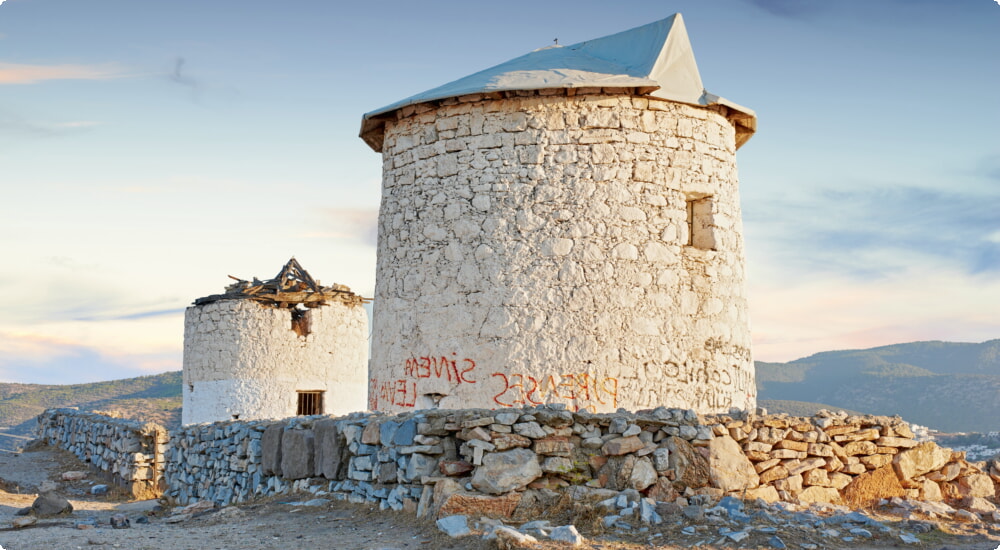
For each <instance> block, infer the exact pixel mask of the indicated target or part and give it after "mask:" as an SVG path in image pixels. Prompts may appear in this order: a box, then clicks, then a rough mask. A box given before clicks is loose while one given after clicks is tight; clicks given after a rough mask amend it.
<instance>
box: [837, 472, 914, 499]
mask: <svg viewBox="0 0 1000 550" xmlns="http://www.w3.org/2000/svg"><path fill="white" fill-rule="evenodd" d="M842 495H843V497H844V502H845V503H846V504H847V505H848V506H850V507H851V508H864V507H866V506H868V505H870V504H872V502H876V501H879V500H881V499H884V498H892V497H902V496H906V489H904V488H903V485H902V484H901V483H900V482H899V478H898V477H896V473H895V472H894V471H893V468H892V466H889V465H888V464H887V465H885V466H882V467H881V468H879V469H877V470H872V471H871V472H866V473H864V474H861V475H859V476H857V477H855V478H854V481H852V482H850V483H848V484H847V487H844V490H843V492H842Z"/></svg>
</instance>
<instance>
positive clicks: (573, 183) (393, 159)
mask: <svg viewBox="0 0 1000 550" xmlns="http://www.w3.org/2000/svg"><path fill="white" fill-rule="evenodd" d="M755 127H756V118H755V115H754V113H753V111H751V110H749V109H747V108H745V107H741V106H739V105H736V104H734V103H731V102H729V101H726V100H725V99H722V98H720V97H718V96H715V95H712V94H710V93H708V92H706V91H705V90H704V88H703V87H702V83H701V78H700V76H699V73H698V68H697V66H696V64H695V60H694V55H693V53H692V51H691V46H690V43H689V42H688V37H687V32H686V30H685V28H684V23H683V21H682V19H681V16H680V15H679V14H677V15H674V16H672V17H669V18H667V19H664V20H662V21H657V22H655V23H651V24H648V25H645V26H642V27H638V28H635V29H632V30H628V31H624V32H621V33H618V34H615V35H611V36H607V37H604V38H598V39H595V40H589V41H586V42H581V43H579V44H575V45H572V46H566V47H560V46H552V47H548V48H543V49H541V50H536V51H533V52H531V53H529V54H527V55H524V56H521V57H518V58H516V59H513V60H511V61H508V62H506V63H503V64H500V65H497V66H495V67H492V68H489V69H486V70H484V71H481V72H479V73H476V74H473V75H470V76H467V77H465V78H462V79H459V80H456V81H454V82H451V83H449V84H445V85H443V86H441V87H439V88H435V89H433V90H429V91H427V92H424V93H422V94H418V95H416V96H413V97H410V98H408V99H404V100H402V101H400V102H398V103H395V104H392V105H389V106H388V107H385V108H382V109H379V110H377V111H373V112H371V113H368V114H366V115H365V116H364V120H363V122H362V128H361V137H362V139H364V140H365V142H366V143H367V144H368V145H369V146H371V147H372V149H374V150H375V151H378V152H381V153H382V156H383V179H382V189H383V192H382V206H381V211H380V213H379V238H378V269H377V280H376V289H375V298H374V300H375V302H374V330H373V345H372V358H371V361H370V366H369V371H370V372H369V378H370V380H369V384H370V385H369V406H370V408H372V409H377V410H385V411H401V410H407V409H410V408H428V407H444V408H457V407H485V408H498V407H505V406H523V405H533V404H539V403H566V404H567V405H568V406H569V407H570V408H576V409H583V408H586V409H589V410H592V411H613V410H615V409H616V408H619V407H624V408H627V409H642V408H650V407H656V406H660V405H664V406H673V407H686V408H694V409H696V410H698V411H701V412H718V411H728V410H729V409H730V408H731V407H736V408H740V409H748V408H752V407H754V406H755V404H756V403H755V402H756V390H755V386H754V368H753V362H752V357H751V351H750V331H749V322H748V319H747V300H746V296H745V290H744V252H743V238H742V234H741V224H742V222H741V215H740V203H739V194H738V181H737V175H736V158H735V155H736V149H737V148H738V147H740V146H741V145H743V144H744V143H745V142H746V141H747V139H749V138H750V136H751V135H752V134H753V132H754V130H755Z"/></svg>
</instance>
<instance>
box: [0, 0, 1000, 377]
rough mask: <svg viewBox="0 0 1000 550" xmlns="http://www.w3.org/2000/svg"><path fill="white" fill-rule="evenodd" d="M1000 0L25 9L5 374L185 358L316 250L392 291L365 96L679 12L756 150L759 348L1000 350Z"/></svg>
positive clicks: (0, 154)
mask: <svg viewBox="0 0 1000 550" xmlns="http://www.w3.org/2000/svg"><path fill="white" fill-rule="evenodd" d="M998 1H1000V0H948V1H943V0H942V1H937V0H837V1H817V0H718V1H716V0H658V1H640V0H617V1H616V2H613V3H612V2H607V1H606V0H573V1H572V2H569V1H566V2H563V1H558V2H557V1H547V0H532V1H524V0H508V1H506V2H502V3H477V2H452V1H435V0H425V1H422V2H413V1H405V2H404V1H397V0H385V1H380V2H351V3H346V2H331V1H329V0H290V1H288V2H265V1H261V0H239V1H236V0H212V1H210V2H206V1H204V0H198V1H194V0H173V1H171V2H136V1H135V0H90V1H81V0H6V1H3V2H0V258H2V259H0V304H2V305H0V381H5V382H25V383H45V384H63V383H78V382H90V381H99V380H108V379H115V378H124V377H130V376H139V375H144V374H155V373H159V372H164V371H167V370H178V369H180V368H181V364H182V348H183V311H184V308H185V307H187V306H188V305H190V304H191V302H192V301H193V300H194V299H195V298H198V297H201V296H205V295H209V294H215V293H218V292H221V291H222V290H223V289H224V287H225V286H226V285H227V284H228V283H229V282H230V280H229V279H228V277H227V275H234V276H238V277H241V278H250V277H253V276H257V277H260V278H270V277H273V276H274V275H275V274H276V273H277V272H278V270H279V269H280V268H281V266H282V265H283V264H284V263H285V262H286V261H287V260H288V258H289V257H291V256H295V257H296V258H297V259H298V260H299V261H300V262H301V263H302V265H303V266H304V267H305V268H306V269H308V270H309V272H310V273H311V274H312V275H313V277H314V278H317V279H319V280H320V281H321V282H322V283H324V284H332V283H334V282H337V283H340V284H346V285H348V286H350V287H351V288H352V289H353V290H354V291H355V292H358V293H360V294H362V295H365V296H371V295H372V293H373V290H374V284H375V235H376V226H377V223H376V218H377V213H378V206H379V197H380V181H381V158H380V156H379V155H378V154H377V153H375V152H373V151H372V150H371V149H369V148H368V147H367V146H366V145H365V144H364V143H363V142H362V141H361V140H360V139H359V138H358V137H357V136H358V131H359V128H360V123H361V116H362V114H364V113H365V112H368V111H372V110H375V109H377V108H380V107H382V106H385V105H388V104H391V103H393V102H395V101H397V100H400V99H403V98H404V97H408V96H410V95H413V94H416V93H419V92H422V91H424V90H427V89H430V88H433V87H436V86H438V85H440V84H444V83H446V82H449V81H451V80H454V79H457V78H460V77H463V76H466V75H468V74H471V73H473V72H476V71H479V70H481V69H484V68H486V67H489V66H492V65H495V64H498V63H501V62H503V61H506V60H508V59H511V58H514V57H517V56H519V55H522V54H524V53H527V52H529V51H531V50H534V49H537V48H540V47H544V46H547V45H550V44H552V43H553V40H555V39H558V41H559V43H560V44H573V43H576V42H580V41H582V40H587V39H590V38H597V37H601V36H606V35H609V34H613V33H615V32H619V31H622V30H626V29H629V28H633V27H636V26H639V25H643V24H646V23H650V22H652V21H656V20H659V19H663V18H665V17H668V16H670V15H671V14H673V13H675V12H681V13H682V14H683V16H684V20H685V23H686V25H687V29H688V32H689V35H690V38H691V42H692V46H693V48H694V52H695V56H696V59H697V61H698V65H699V69H700V72H701V77H702V80H703V81H704V83H705V86H706V88H707V89H708V90H709V91H710V92H712V93H714V94H717V95H721V96H723V97H725V98H727V99H729V100H731V101H734V102H736V103H739V104H741V105H746V106H748V107H750V108H752V109H754V110H755V111H756V112H757V115H758V123H759V127H758V132H757V134H756V135H755V136H754V137H753V138H752V139H751V140H750V141H749V142H748V143H747V144H746V145H745V146H743V147H742V148H741V149H740V151H739V153H738V155H737V161H738V163H739V173H740V192H741V201H742V208H743V223H744V235H745V240H746V255H747V274H748V282H747V288H748V294H749V298H750V308H751V319H752V331H753V338H754V355H755V358H756V359H758V360H764V361H787V360H792V359H796V358H799V357H804V356H807V355H810V354H812V353H816V352H820V351H828V350H834V349H857V348H867V347H873V346H879V345H888V344H894V343H900V342H908V341H916V340H951V341H966V342H979V341H984V340H989V339H994V338H1000V137H998V132H997V129H998V128H1000V109H998V108H997V106H996V102H997V99H998V97H1000V39H998V38H997V37H998V36H1000V4H998Z"/></svg>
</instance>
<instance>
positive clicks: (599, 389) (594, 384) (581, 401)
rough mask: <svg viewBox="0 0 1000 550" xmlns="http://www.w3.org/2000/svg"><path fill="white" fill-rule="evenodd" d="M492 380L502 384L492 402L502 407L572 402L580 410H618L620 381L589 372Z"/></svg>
mask: <svg viewBox="0 0 1000 550" xmlns="http://www.w3.org/2000/svg"><path fill="white" fill-rule="evenodd" d="M490 376H492V377H493V379H494V380H498V381H500V384H499V386H497V389H498V390H499V391H498V392H496V394H495V395H494V396H493V402H494V403H496V404H497V405H500V406H501V407H516V406H520V405H541V404H543V403H550V402H552V401H553V398H554V399H555V400H558V401H562V400H565V401H569V402H570V403H572V404H573V405H575V406H576V408H577V410H580V409H591V410H594V411H596V409H597V405H610V406H612V407H617V406H618V379H617V378H614V377H610V376H595V375H593V374H590V373H587V372H581V373H564V374H553V375H549V376H540V377H537V378H536V377H534V376H531V375H528V374H519V373H511V374H505V373H502V372H494V373H492V374H491V375H490Z"/></svg>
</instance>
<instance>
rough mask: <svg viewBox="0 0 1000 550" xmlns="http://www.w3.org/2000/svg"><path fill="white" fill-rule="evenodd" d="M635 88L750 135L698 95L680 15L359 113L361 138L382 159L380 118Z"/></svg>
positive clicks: (738, 120)
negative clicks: (540, 93) (458, 104)
mask: <svg viewBox="0 0 1000 550" xmlns="http://www.w3.org/2000/svg"><path fill="white" fill-rule="evenodd" d="M595 87H596V88H634V89H636V91H637V92H638V93H640V94H643V95H649V96H652V97H657V98H660V99H667V100H671V101H678V102H681V103H688V104H691V105H702V106H709V105H721V106H724V107H727V108H728V112H729V113H730V116H729V119H730V121H731V122H732V123H733V124H734V125H735V126H736V131H737V132H736V133H737V140H736V144H737V147H739V146H740V145H743V143H745V142H746V141H747V140H748V139H750V136H751V135H752V134H753V132H754V131H755V130H756V129H757V118H756V114H755V113H754V112H753V110H751V109H748V108H746V107H743V106H740V105H737V104H735V103H733V102H731V101H728V100H726V99H724V98H721V97H719V96H717V95H714V94H711V93H709V92H708V91H706V90H705V88H704V87H703V86H702V83H701V75H700V74H699V73H698V65H697V64H696V63H695V60H694V52H693V51H692V50H691V43H690V41H689V40H688V34H687V29H686V28H685V27H684V20H683V18H682V17H681V14H679V13H675V14H674V15H672V16H670V17H668V18H666V19H663V20H660V21H656V22H653V23H649V24H647V25H643V26H641V27H636V28H634V29H631V30H627V31H623V32H620V33H617V34H613V35H611V36H605V37H603V38H595V39H593V40H587V41H585V42H580V43H578V44H573V45H572V46H558V45H556V46H549V47H547V48H542V49H538V50H535V51H533V52H531V53H528V54H526V55H522V56H521V57H517V58H515V59H511V60H510V61H507V62H505V63H501V64H499V65H496V66H494V67H490V68H489V69H486V70H483V71H480V72H478V73H475V74H471V75H469V76H466V77H464V78H460V79H458V80H455V81H453V82H449V83H447V84H444V85H442V86H438V87H437V88H433V89H431V90H427V91H425V92H422V93H419V94H417V95H414V96H410V97H408V98H406V99H403V100H401V101H397V102H396V103H393V104H391V105H388V106H386V107H382V108H381V109H376V110H374V111H372V112H370V113H366V114H365V115H364V118H363V119H362V121H361V139H363V140H364V141H365V143H367V144H368V145H369V146H370V147H371V148H372V149H374V150H375V151H378V152H381V150H382V140H383V136H384V126H385V119H386V118H388V117H390V116H393V115H394V113H395V112H396V111H397V110H399V109H402V108H403V107H406V106H409V105H416V104H419V103H428V102H432V101H436V100H441V99H447V98H451V97H459V96H463V95H469V94H479V93H491V92H504V91H516V90H543V89H553V88H595Z"/></svg>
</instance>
